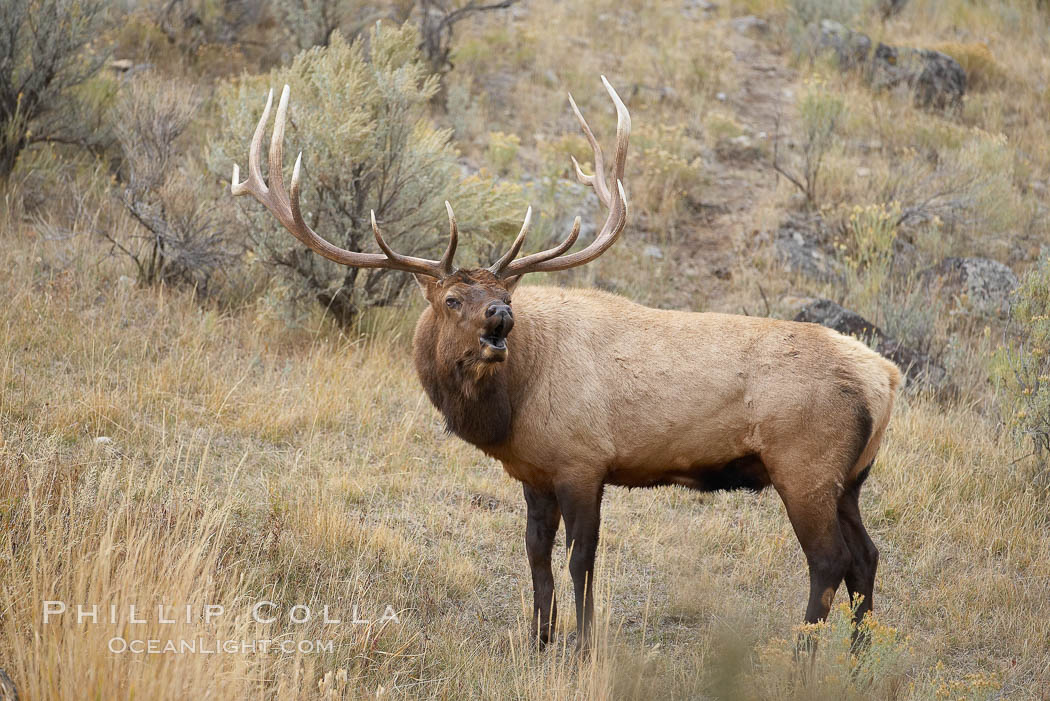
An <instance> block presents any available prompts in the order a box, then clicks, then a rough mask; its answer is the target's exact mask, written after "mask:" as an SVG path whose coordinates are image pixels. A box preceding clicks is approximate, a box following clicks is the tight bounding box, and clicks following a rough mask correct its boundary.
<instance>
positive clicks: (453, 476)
mask: <svg viewBox="0 0 1050 701" xmlns="http://www.w3.org/2000/svg"><path fill="white" fill-rule="evenodd" d="M5 232H6V233H4V234H3V246H2V250H3V255H2V259H0V265H3V268H4V269H5V270H6V271H8V274H7V275H5V276H4V277H3V291H2V292H3V294H4V296H5V297H6V298H7V299H8V300H9V304H8V305H6V306H5V308H4V310H3V311H2V312H0V328H2V329H3V334H2V347H0V359H2V360H0V416H2V423H0V430H2V438H3V443H2V452H0V465H2V470H3V475H2V479H0V490H2V491H0V504H2V506H3V509H2V512H0V513H2V516H3V520H4V526H5V538H4V541H3V563H4V567H3V571H2V572H0V582H2V584H0V601H2V605H3V611H4V615H3V619H2V623H0V666H3V667H4V668H5V669H7V670H8V671H9V672H10V673H11V675H12V676H13V678H14V679H15V680H16V682H17V683H18V684H19V686H20V688H21V689H22V693H23V698H27V699H43V698H47V699H57V698H84V697H86V696H91V697H93V698H124V697H130V696H139V695H149V696H150V697H156V698H223V699H226V698H358V697H366V696H367V697H374V696H375V695H376V694H377V693H378V694H379V695H380V696H382V695H383V694H389V695H391V696H409V697H443V698H462V697H464V696H476V697H484V698H586V699H597V698H613V697H615V698H642V697H647V696H652V695H653V694H658V695H664V694H667V695H673V696H677V697H685V696H691V697H696V696H705V695H706V696H713V697H722V698H753V697H755V696H761V697H766V698H813V697H815V696H821V697H825V698H842V697H843V696H844V695H845V696H850V697H853V698H869V697H871V696H872V695H873V694H874V695H879V696H886V697H890V696H892V697H895V698H936V697H937V689H938V688H939V686H941V685H942V684H945V685H946V684H949V683H956V684H957V685H958V684H961V685H963V686H966V687H967V688H969V687H973V691H974V693H973V694H971V695H970V696H966V697H968V698H984V697H987V696H988V693H986V692H987V691H988V688H994V689H1000V688H1002V689H1005V690H1007V691H1008V692H1009V695H1010V696H1011V697H1016V698H1039V694H1040V693H1041V692H1040V689H1043V688H1045V685H1046V684H1047V683H1050V624H1048V623H1047V621H1048V620H1050V557H1048V552H1047V540H1046V537H1045V532H1046V528H1047V525H1048V513H1050V512H1048V509H1047V495H1046V492H1045V488H1042V487H1039V486H1038V485H1037V483H1036V482H1034V481H1033V480H1032V479H1031V475H1029V474H1027V473H1026V472H1025V470H1024V469H1022V468H1020V467H1018V466H1016V465H1013V464H1011V462H1010V461H1011V460H1012V459H1013V458H1014V457H1015V455H1014V450H1013V448H1012V447H1011V446H1009V445H1006V444H1004V443H1002V442H1000V441H998V440H997V439H995V438H994V431H993V430H992V427H991V426H989V425H988V424H987V423H986V422H985V420H983V419H981V418H980V417H979V416H977V415H976V414H975V413H973V412H972V411H969V410H967V409H965V408H955V409H949V410H943V409H942V408H941V407H938V406H937V405H934V404H931V403H930V402H928V401H926V400H923V399H921V398H905V399H904V400H903V401H902V402H901V407H900V409H899V411H898V413H897V416H896V418H895V420H894V423H893V425H892V429H891V432H890V435H889V439H888V441H887V445H886V449H885V451H884V453H883V456H882V458H881V459H880V461H879V466H878V468H877V470H876V473H875V475H874V477H873V478H872V479H871V480H870V483H869V484H870V486H869V487H868V488H867V490H866V493H865V497H864V508H865V512H866V514H867V517H868V522H869V524H870V528H871V530H872V533H873V535H874V537H875V539H876V541H877V542H878V544H879V545H880V547H881V549H882V553H883V558H882V567H881V574H880V577H879V581H878V590H877V597H878V601H877V611H878V614H879V617H878V626H879V628H878V630H879V631H882V632H880V635H881V636H882V637H881V638H877V639H878V640H880V641H882V642H880V643H878V644H876V645H875V646H874V647H873V651H874V652H873V653H872V654H873V657H871V658H867V661H866V662H865V661H864V660H861V661H860V662H859V664H861V665H862V667H861V668H862V669H864V668H865V667H864V665H868V666H872V665H874V667H875V668H874V670H873V672H872V677H873V679H870V678H868V677H866V676H865V674H867V673H864V674H860V673H856V672H853V673H851V672H850V670H851V669H852V666H854V665H856V664H858V662H857V661H851V659H850V658H849V655H848V654H847V652H848V647H847V646H845V644H844V643H843V642H842V641H843V640H844V638H843V636H842V634H841V630H842V622H841V621H842V619H841V617H840V618H837V619H835V620H837V621H838V623H837V624H834V623H833V624H832V626H830V627H829V629H828V630H827V631H825V632H824V633H823V635H824V643H823V647H822V648H820V649H821V650H827V653H826V654H823V655H822V656H820V657H819V659H818V662H816V663H815V666H814V669H815V670H816V671H814V672H810V673H804V670H800V668H799V666H798V665H797V664H796V663H795V662H794V661H793V659H792V656H791V650H792V644H791V643H790V641H789V640H790V637H791V635H792V630H793V626H794V624H795V623H796V622H797V620H798V617H799V614H800V612H801V608H802V602H803V599H804V592H805V587H806V576H805V567H804V563H803V559H802V556H801V553H800V551H799V548H798V545H797V543H796V542H795V540H794V537H793V536H792V534H791V532H790V528H789V526H788V524H787V521H786V519H785V517H784V515H783V511H782V507H781V505H780V503H779V501H778V500H777V497H776V495H775V494H773V493H772V492H769V493H764V494H762V495H760V496H759V497H757V498H755V497H751V496H745V495H738V494H733V495H714V496H708V497H700V496H697V495H694V494H691V493H687V492H685V491H680V490H676V489H659V490H653V491H636V492H633V493H628V492H626V491H622V490H614V491H613V492H611V493H610V495H609V497H608V504H607V508H606V509H605V528H604V531H603V534H604V538H603V546H602V548H603V551H602V555H601V569H602V571H601V573H600V574H599V576H600V578H601V579H600V580H599V581H600V582H601V586H600V590H601V591H600V595H601V601H600V602H599V608H600V611H602V614H603V617H604V619H603V620H604V631H603V644H602V647H601V648H600V650H599V652H598V653H597V654H596V655H595V656H593V657H592V658H591V659H589V660H588V661H585V662H583V663H578V662H576V661H575V660H574V659H573V658H572V656H571V655H567V654H566V652H565V650H564V648H562V649H559V650H553V651H550V652H547V653H543V654H539V653H537V652H535V651H534V650H532V649H531V648H530V646H529V645H528V644H527V642H526V641H527V636H526V634H525V620H526V615H527V614H526V611H527V608H526V607H527V605H528V588H529V584H528V575H527V568H526V567H525V560H524V552H523V544H522V542H521V541H522V528H523V522H524V514H523V508H522V506H521V503H520V502H521V499H520V491H519V487H518V486H517V485H516V483H514V482H513V481H512V480H510V479H509V478H508V477H506V476H505V475H504V474H502V472H501V470H500V469H499V467H498V466H497V465H496V464H494V463H492V462H491V461H489V460H487V459H485V458H483V457H482V456H481V455H480V454H479V453H477V452H475V451H474V450H472V449H470V448H469V447H467V446H465V445H463V444H461V443H460V442H458V441H456V440H453V439H449V438H445V437H443V435H442V433H441V429H440V422H439V420H438V417H437V416H436V414H435V412H434V411H433V410H432V409H431V407H430V406H429V405H428V404H427V403H426V402H425V400H424V398H423V395H422V392H421V391H420V390H419V388H418V387H417V385H416V381H415V379H414V377H413V373H412V371H411V369H410V366H409V362H408V352H407V345H408V340H407V334H408V332H409V328H408V327H409V322H408V321H407V320H405V319H404V318H402V317H403V316H411V314H409V313H407V312H404V313H403V312H397V313H393V314H391V315H390V316H389V317H388V318H380V317H377V318H376V319H374V320H373V321H374V324H373V326H374V330H373V332H372V333H371V334H370V335H368V336H364V337H360V338H347V337H344V336H342V335H340V334H339V333H338V332H337V331H336V330H335V329H333V328H332V327H331V326H330V325H329V324H327V323H324V322H323V321H319V320H315V321H314V325H313V326H312V327H307V328H299V329H294V330H293V329H288V328H286V327H284V326H282V325H280V324H279V323H277V322H274V321H272V320H270V319H269V318H268V316H267V315H266V314H261V313H258V312H256V311H255V310H254V309H252V308H248V309H244V310H242V311H238V312H235V313H225V314H224V313H219V312H217V311H215V310H211V309H208V308H204V309H202V308H201V307H200V306H199V305H198V304H197V303H196V301H195V300H194V299H193V298H192V297H191V296H189V295H186V294H177V293H172V292H169V291H165V290H156V291H147V290H141V289H135V288H129V287H126V286H122V285H120V284H119V283H115V282H114V281H113V278H114V277H115V275H116V273H117V272H119V271H117V270H110V269H109V266H108V265H104V266H103V267H102V269H101V271H100V270H99V269H96V268H95V267H94V266H92V265H89V264H88V263H87V262H86V261H89V260H90V259H91V255H92V247H93V244H92V243H91V242H90V241H87V240H85V239H84V238H82V237H77V238H74V239H71V240H67V241H62V242H58V243H54V242H45V241H42V240H41V239H40V238H39V237H34V236H33V232H32V229H31V227H26V228H25V230H22V228H21V227H17V226H15V227H10V228H5ZM45 260H64V261H69V262H68V263H67V264H66V266H65V267H64V268H62V269H59V270H56V269H55V268H49V267H46V266H44V265H43V261H45ZM99 436H107V437H109V438H111V440H112V442H111V443H99V442H97V440H96V439H97V438H98V437H99ZM560 578H561V582H560V586H561V589H560V590H561V591H563V592H567V591H568V586H567V579H566V576H565V573H564V571H562V572H561V573H560ZM45 600H61V601H65V602H67V603H68V604H70V607H71V609H72V606H73V605H75V604H76V603H83V604H98V605H99V606H100V611H101V612H102V613H101V616H100V618H101V619H103V620H101V621H100V622H99V623H98V624H93V623H91V622H89V621H84V622H82V623H79V624H78V623H77V621H76V618H75V616H74V615H73V614H72V612H70V613H67V614H65V615H64V616H62V617H61V618H59V619H58V620H57V621H56V620H52V621H51V622H49V623H48V624H44V623H43V621H42V611H43V602H44V601H45ZM260 600H268V601H273V602H276V603H277V604H278V608H279V610H280V613H281V618H279V620H278V621H276V622H274V623H272V624H268V625H258V624H255V623H253V622H252V621H251V619H250V618H249V616H248V615H247V614H248V612H250V606H251V605H252V604H253V603H254V602H256V601H260ZM111 604H113V605H116V606H117V607H118V613H117V622H116V623H109V622H106V621H107V620H108V614H107V611H108V607H109V606H110V605H111ZM158 604H164V605H167V606H179V607H184V606H185V605H190V606H191V609H192V611H193V612H194V614H193V616H192V617H191V620H190V622H188V623H187V622H186V621H185V620H184V619H183V618H181V617H177V618H179V620H180V622H179V623H178V624H175V625H169V624H161V623H159V622H158V620H157V617H156V616H155V615H153V613H152V612H153V611H154V610H155V607H156V605H158ZM206 604H220V605H223V606H225V607H226V614H225V615H223V616H221V617H218V618H216V619H214V620H212V621H210V622H205V621H202V620H200V618H201V616H200V611H202V610H203V606H205V605H206ZM296 604H304V605H308V606H310V607H311V610H312V611H313V613H314V618H313V619H312V620H311V621H310V622H308V623H304V624H294V623H291V622H290V621H289V620H288V618H287V615H288V614H289V612H290V611H291V607H292V606H294V605H296ZM325 604H327V605H329V606H330V607H331V611H332V615H333V616H338V617H340V618H342V619H343V620H344V624H343V625H339V626H328V625H324V624H323V623H322V622H321V621H320V620H319V619H318V614H319V612H320V610H321V607H322V606H323V605H325ZM388 604H389V605H391V606H393V607H394V609H395V610H396V611H397V613H398V615H399V617H400V624H399V625H398V624H393V623H390V622H388V623H387V624H385V625H377V624H375V623H373V624H371V625H351V624H348V623H347V621H348V620H349V619H350V618H351V616H350V614H351V610H350V607H351V606H353V605H356V606H357V607H358V610H359V615H360V617H361V618H371V619H373V620H374V619H376V618H378V617H379V616H381V615H382V613H383V611H384V607H385V606H386V605H388ZM129 605H136V606H137V607H138V614H137V615H139V616H141V615H142V613H141V612H142V610H143V609H146V610H147V612H148V613H147V616H146V618H147V620H148V622H147V623H146V624H141V625H140V624H132V623H130V622H129V618H130V615H129V613H128V611H127V606H129ZM178 610H179V611H180V612H181V611H183V608H179V609H178ZM165 611H166V612H167V611H170V610H169V609H165ZM166 615H168V616H171V615H172V614H171V612H168V613H166ZM180 616H181V613H180ZM836 625H837V626H838V628H837V629H836ZM571 626H572V621H571V616H570V617H568V618H567V620H564V621H563V622H562V624H561V627H562V628H563V631H564V632H567V631H569V630H570V629H571ZM885 626H891V627H892V628H894V629H896V630H897V631H899V633H897V634H895V633H893V632H892V631H890V630H889V629H887V628H885ZM836 630H838V631H839V632H836ZM115 636H125V637H127V638H128V639H148V638H157V639H160V640H162V641H164V640H168V639H174V640H177V639H196V638H198V637H203V638H205V639H208V640H214V639H231V640H237V641H240V640H256V639H275V640H288V641H293V642H294V643H295V644H298V643H299V642H300V641H306V643H307V644H309V642H310V641H315V640H322V641H332V642H333V648H332V650H331V651H330V652H328V651H322V652H314V653H306V654H304V653H298V652H293V654H254V655H251V654H248V655H242V654H225V655H202V654H195V655H194V654H184V655H131V654H112V653H110V652H109V651H107V649H106V646H107V644H108V641H109V640H110V639H111V638H113V637H115ZM561 637H562V640H565V639H566V638H567V637H568V636H567V635H562V636H561ZM876 652H877V655H876V654H875V653H876ZM339 670H345V675H346V679H347V681H346V683H345V684H343V683H342V682H341V681H340V680H341V679H342V678H343V676H342V674H340V673H339ZM329 672H331V673H332V674H331V677H326V675H327V674H328V673H329ZM967 675H983V676H974V677H967ZM326 678H327V679H328V681H327V682H326V681H325V679H326ZM319 683H320V684H321V686H323V687H324V688H325V689H329V688H330V689H335V690H337V691H338V693H336V692H335V691H333V692H332V693H334V694H335V695H334V696H326V695H324V694H322V690H320V689H319V686H318V684H319ZM945 688H948V687H945ZM960 688H961V687H960ZM325 693H327V692H325ZM340 694H342V696H340ZM950 697H952V698H958V697H960V696H958V695H955V694H954V692H953V695H951V696H950Z"/></svg>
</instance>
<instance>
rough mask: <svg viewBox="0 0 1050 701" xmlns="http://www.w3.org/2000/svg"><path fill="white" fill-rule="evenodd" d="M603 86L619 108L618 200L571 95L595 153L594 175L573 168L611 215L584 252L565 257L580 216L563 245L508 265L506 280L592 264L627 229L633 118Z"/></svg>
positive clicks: (609, 87) (504, 271)
mask: <svg viewBox="0 0 1050 701" xmlns="http://www.w3.org/2000/svg"><path fill="white" fill-rule="evenodd" d="M602 84H603V85H604V86H605V89H606V91H608V93H609V97H610V98H612V101H613V105H614V106H615V107H616V155H615V158H614V161H613V173H614V175H615V178H616V197H612V196H611V193H610V192H609V189H608V186H607V184H606V181H605V164H604V160H603V157H602V151H601V147H600V146H599V145H598V141H597V139H595V138H594V133H593V132H592V131H591V129H590V127H589V126H588V125H587V120H585V119H584V118H583V115H582V114H581V113H580V111H579V109H578V108H577V107H576V102H575V101H574V100H573V99H572V96H571V95H570V96H569V104H570V105H571V106H572V110H573V112H574V113H575V114H576V117H577V119H578V120H579V122H580V126H581V128H582V129H583V133H584V135H586V137H587V141H588V142H589V143H590V144H591V149H592V150H593V151H594V164H595V170H594V175H587V174H586V173H584V172H583V171H582V170H581V169H580V166H579V163H577V162H576V159H575V158H574V159H573V165H574V166H575V167H576V177H577V178H579V180H580V182H582V183H584V184H587V185H591V186H592V187H593V188H594V191H595V193H596V194H597V195H598V199H599V200H601V202H602V204H604V205H605V206H607V207H609V214H608V216H607V217H606V219H605V224H604V225H603V226H602V229H601V231H600V232H598V235H597V236H595V237H594V240H593V241H592V242H591V243H590V245H589V246H587V247H586V248H585V249H583V250H582V251H577V252H576V253H572V254H570V255H566V256H562V254H563V253H565V252H566V251H568V250H569V248H571V247H572V244H573V243H574V242H575V241H576V237H577V236H578V234H579V217H577V218H576V222H575V223H574V226H573V231H572V233H570V234H569V236H568V238H566V240H565V241H563V242H562V244H561V245H559V246H557V247H556V248H553V249H550V250H549V251H544V252H542V253H534V254H532V255H529V256H526V257H524V258H521V259H520V260H513V261H510V262H508V263H507V264H506V265H504V266H503V267H502V268H501V271H500V275H501V277H503V278H504V279H506V278H510V277H517V276H521V275H524V274H525V273H536V272H554V271H556V270H566V269H568V268H574V267H576V266H579V265H584V264H585V263H589V262H591V261H592V260H594V259H595V258H597V257H598V256H600V255H601V254H602V253H604V252H605V251H606V250H608V248H609V247H610V246H612V245H613V244H614V243H616V240H617V239H618V238H619V236H620V233H621V232H622V231H623V229H624V227H625V226H627V212H628V207H627V194H626V193H625V192H624V189H623V172H624V167H625V166H626V163H627V146H628V142H629V140H630V135H631V115H630V113H629V112H628V111H627V107H626V106H625V105H624V104H623V101H622V100H621V99H620V96H619V95H617V94H616V91H615V90H614V89H613V87H612V85H610V84H609V81H608V80H606V79H605V76H602ZM501 260H502V259H501Z"/></svg>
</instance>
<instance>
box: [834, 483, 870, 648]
mask: <svg viewBox="0 0 1050 701" xmlns="http://www.w3.org/2000/svg"><path fill="white" fill-rule="evenodd" d="M870 469H871V465H868V466H867V467H866V468H864V470H863V471H862V472H861V473H860V475H859V476H858V477H857V479H856V480H854V482H853V484H852V485H850V486H849V488H847V489H846V491H845V492H844V493H843V494H842V497H841V498H840V499H839V505H838V515H839V526H840V527H841V529H842V533H843V535H844V536H845V538H846V545H847V546H848V547H849V549H850V554H851V555H852V556H853V561H852V563H851V565H850V568H849V570H848V571H847V572H846V575H845V579H846V588H847V589H848V590H849V595H850V600H851V602H852V604H853V606H854V613H853V621H854V623H855V624H857V625H859V624H860V623H861V621H863V620H864V615H865V614H866V613H868V611H871V609H872V606H873V604H874V602H873V599H872V596H873V593H874V590H875V572H876V570H877V569H878V565H879V549H878V548H877V547H875V543H874V542H872V540H871V536H869V535H868V531H867V530H866V529H865V528H864V524H863V522H862V521H861V516H860V504H859V498H860V487H861V485H862V484H863V483H864V479H865V478H866V477H867V476H868V471H869V470H870ZM858 599H859V601H858ZM854 639H856V633H855V634H854Z"/></svg>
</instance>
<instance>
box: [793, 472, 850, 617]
mask: <svg viewBox="0 0 1050 701" xmlns="http://www.w3.org/2000/svg"><path fill="white" fill-rule="evenodd" d="M811 474H812V473H811ZM801 481H802V480H799V482H801ZM774 485H775V486H776V488H777V492H778V493H779V494H780V498H781V499H782V500H783V501H784V506H785V508H786V509H787V514H788V519H789V520H790V521H791V526H792V528H793V529H794V530H795V535H796V536H797V537H798V542H799V544H800V545H801V546H802V552H803V553H804V554H805V556H806V563H807V564H808V565H809V601H808V603H807V605H806V615H805V621H806V623H817V622H819V621H823V620H824V619H826V618H827V616H828V612H829V611H830V610H831V603H832V601H833V600H834V598H835V591H836V590H837V589H838V587H839V584H840V583H842V580H843V578H844V577H845V576H846V574H847V572H849V570H850V566H851V564H852V561H853V554H852V553H851V551H850V548H849V546H848V544H847V543H846V538H845V536H844V534H843V532H842V527H841V526H840V524H839V517H838V503H839V497H840V496H841V492H842V490H841V487H839V486H838V485H837V483H836V482H835V481H834V480H830V479H829V480H827V481H826V483H825V484H823V485H816V486H814V485H812V484H805V483H799V484H796V483H795V481H792V482H790V483H784V482H783V481H781V480H779V479H777V478H776V477H774Z"/></svg>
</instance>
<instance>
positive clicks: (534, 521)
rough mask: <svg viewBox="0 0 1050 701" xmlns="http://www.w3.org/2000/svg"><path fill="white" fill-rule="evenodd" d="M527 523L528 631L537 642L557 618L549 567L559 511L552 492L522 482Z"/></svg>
mask: <svg viewBox="0 0 1050 701" xmlns="http://www.w3.org/2000/svg"><path fill="white" fill-rule="evenodd" d="M524 491H525V504H526V507H527V509H528V523H527V524H526V526H525V551H526V553H528V556H529V567H530V568H531V569H532V624H531V626H532V632H533V634H535V635H536V639H537V640H538V641H539V643H540V646H541V647H542V646H544V645H546V644H547V643H548V642H550V639H551V635H552V634H553V633H554V626H555V623H556V622H557V620H558V604H557V602H556V601H555V597H554V573H553V572H552V571H551V551H552V550H553V549H554V537H555V536H556V535H557V534H558V523H559V522H560V521H561V511H559V509H558V499H557V497H555V496H554V492H545V491H542V490H539V489H536V488H534V487H530V486H529V485H527V484H526V485H524Z"/></svg>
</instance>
